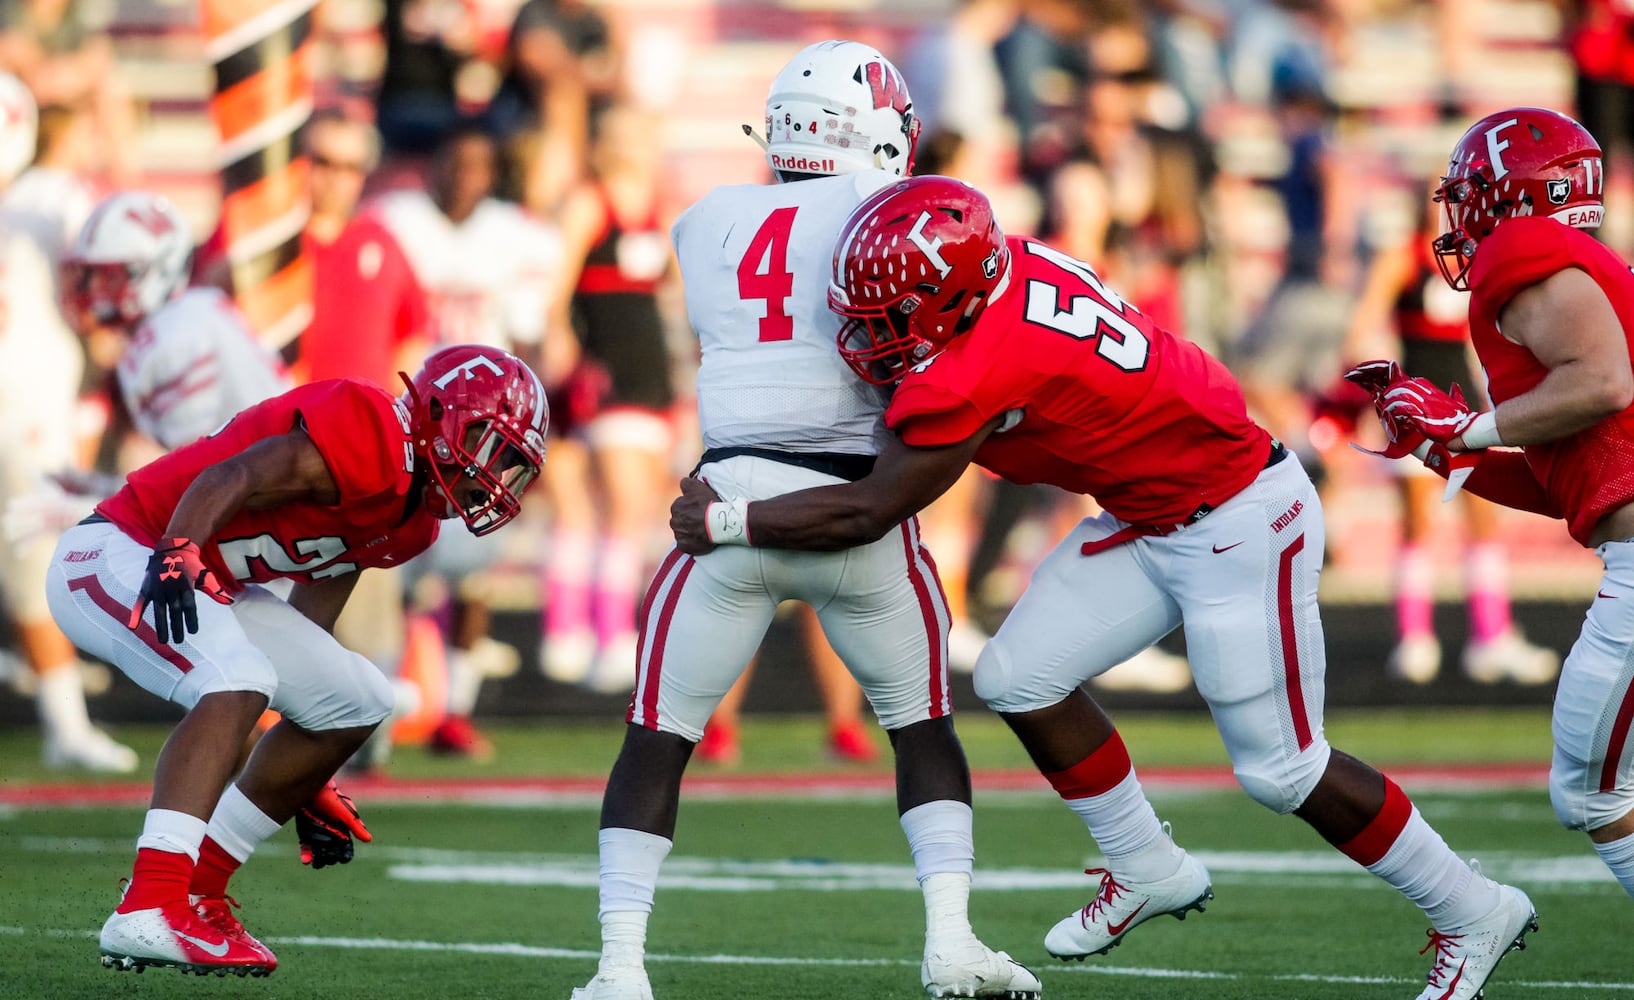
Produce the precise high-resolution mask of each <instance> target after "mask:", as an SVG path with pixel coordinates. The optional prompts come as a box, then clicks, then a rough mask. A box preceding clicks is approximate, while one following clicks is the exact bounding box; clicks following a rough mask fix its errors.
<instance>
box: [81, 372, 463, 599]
mask: <svg viewBox="0 0 1634 1000" xmlns="http://www.w3.org/2000/svg"><path fill="white" fill-rule="evenodd" d="M296 427H300V428H302V429H303V430H305V431H306V434H307V436H308V437H310V438H311V439H312V443H313V444H314V445H316V446H317V448H318V451H319V452H320V453H321V454H322V455H323V459H324V463H325V464H326V465H328V466H329V472H330V474H331V475H332V476H334V479H335V486H336V488H337V489H338V490H339V491H340V502H339V503H338V504H336V505H335V506H333V507H326V506H323V505H320V504H315V503H304V502H303V503H288V504H283V505H282V506H278V507H271V508H268V509H266V510H241V511H239V512H238V513H237V514H234V515H233V516H232V517H231V518H230V519H229V520H228V521H227V523H226V524H224V525H223V526H222V528H221V531H220V532H218V533H217V535H216V537H214V538H212V539H209V540H208V543H207V544H201V546H200V548H201V549H202V551H203V556H204V564H205V565H206V566H208V567H209V568H210V569H212V570H214V571H215V573H216V575H217V576H218V577H219V578H220V579H221V580H223V581H224V582H225V583H226V585H227V589H228V590H233V591H238V590H242V589H244V584H246V583H265V582H267V581H268V580H276V579H280V578H288V579H292V580H299V581H302V582H310V581H313V580H321V579H324V578H326V577H332V576H340V575H341V574H343V573H351V572H354V571H356V570H357V569H359V568H361V567H365V566H394V565H397V564H398V563H402V562H406V561H407V560H409V559H411V558H413V557H414V556H417V555H419V554H420V553H421V552H424V551H425V550H426V548H427V546H429V545H430V544H431V543H432V541H433V540H434V539H435V538H436V537H437V519H436V518H435V517H433V516H431V514H430V513H428V512H427V511H426V510H425V508H424V507H423V506H415V507H413V510H412V513H410V512H409V511H410V506H411V504H412V503H413V502H414V501H413V499H412V498H411V496H410V493H411V490H412V489H413V486H414V481H415V478H414V452H413V450H412V448H410V446H409V445H410V442H409V423H408V414H407V413H406V412H405V411H404V410H403V409H402V407H401V406H399V405H398V402H397V400H396V399H394V398H393V397H392V396H390V395H388V394H387V393H386V392H385V390H383V389H381V388H380V387H379V386H376V385H374V384H373V383H371V382H366V381H364V380H362V379H350V378H349V379H331V380H328V381H324V382H311V383H308V384H306V385H303V386H299V387H297V388H295V389H291V390H290V391H288V392H286V393H284V394H283V395H281V396H274V397H273V398H271V399H269V400H266V401H265V402H262V403H258V404H256V405H255V406H252V407H250V408H249V409H247V410H245V411H244V412H242V413H240V414H239V415H238V416H236V417H234V418H233V419H232V420H230V421H228V422H227V424H226V425H224V426H223V427H222V428H221V429H220V430H218V431H216V432H215V433H214V434H212V435H210V436H209V437H205V438H200V439H199V440H198V441H196V442H194V443H193V444H190V445H187V446H186V447H183V448H178V449H177V450H175V451H173V452H171V453H170V454H168V455H165V456H164V457H162V458H159V459H156V460H154V461H153V462H150V463H148V464H147V465H145V466H143V467H142V468H140V469H138V470H136V471H135V472H133V473H131V475H130V478H129V480H128V481H127V482H126V484H125V487H124V489H121V490H120V491H119V492H118V493H115V494H114V495H113V496H111V497H109V498H108V499H106V500H104V501H102V502H101V503H100V504H98V505H97V508H96V509H97V513H99V514H101V515H102V516H103V517H105V518H107V519H108V520H110V521H112V522H113V523H114V524H116V525H118V526H119V527H120V528H121V529H123V530H124V532H125V533H126V534H128V535H130V536H131V537H132V538H134V539H136V540H137V541H139V542H141V543H142V544H143V545H153V544H155V543H156V542H157V541H158V540H159V539H160V538H161V537H163V536H164V534H165V529H166V528H167V527H168V526H169V524H170V516H171V514H172V513H173V512H174V511H175V509H176V503H177V501H179V500H180V499H181V496H182V493H184V492H185V491H186V490H187V487H188V486H190V485H191V484H192V482H193V480H194V479H195V478H196V477H197V476H198V474H199V473H200V472H201V471H203V470H204V469H206V468H208V467H209V466H212V465H215V464H216V463H218V462H221V461H223V460H225V459H227V458H230V457H232V456H233V455H236V454H238V453H239V452H241V451H243V450H244V449H245V448H248V447H249V446H251V445H253V444H255V443H256V442H257V441H261V440H264V439H266V438H271V437H278V436H280V435H283V434H287V433H289V431H291V430H293V429H294V428H296ZM196 540H197V539H196ZM197 541H201V542H202V541H203V540H197Z"/></svg>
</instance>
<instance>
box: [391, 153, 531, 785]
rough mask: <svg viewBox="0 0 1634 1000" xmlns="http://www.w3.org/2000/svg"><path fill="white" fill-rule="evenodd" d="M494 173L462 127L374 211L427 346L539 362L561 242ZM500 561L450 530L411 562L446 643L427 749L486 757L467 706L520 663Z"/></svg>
mask: <svg viewBox="0 0 1634 1000" xmlns="http://www.w3.org/2000/svg"><path fill="white" fill-rule="evenodd" d="M498 169H499V161H498V150H497V147H496V145H495V143H494V140H493V139H492V138H491V137H490V136H489V135H488V134H487V133H486V132H484V131H482V130H481V129H479V128H476V127H474V126H471V125H462V126H460V127H459V128H456V129H455V130H453V131H452V132H450V133H449V134H448V135H447V136H445V137H444V139H443V140H442V143H441V145H440V146H439V147H438V148H437V152H436V154H435V156H434V157H433V159H432V164H431V172H430V177H429V183H428V187H427V188H425V189H412V190H409V189H406V190H400V191H393V192H390V193H389V194H386V195H384V196H383V197H382V198H381V199H380V201H379V203H378V205H377V209H376V210H377V211H378V214H379V218H380V219H381V221H382V222H383V223H384V224H385V226H386V228H387V229H388V230H389V231H390V232H391V233H392V235H393V236H395V237H396V239H397V242H398V245H399V246H400V247H402V248H403V250H404V252H405V253H406V254H407V255H408V258H409V263H410V264H411V265H412V266H413V268H414V273H415V277H416V279H417V280H418V281H419V283H420V287H421V288H423V289H424V290H425V293H426V296H427V301H428V306H429V309H428V313H429V316H430V321H429V332H430V334H431V338H432V340H433V342H434V343H435V345H436V346H437V347H447V346H450V345H454V344H485V345H487V346H490V347H500V348H503V349H505V350H508V351H511V352H512V353H515V354H517V355H519V356H520V357H522V358H523V359H524V361H526V362H528V363H529V364H531V365H534V366H537V365H538V363H539V357H540V355H541V351H542V349H543V346H544V343H545V339H546V338H545V333H546V327H547V325H548V324H547V318H548V316H549V314H550V311H551V289H552V287H553V283H554V282H555V281H557V280H558V279H557V271H558V269H559V268H560V267H561V266H562V248H561V239H560V236H559V234H558V233H557V231H556V229H555V228H554V227H553V226H550V225H547V224H545V223H542V222H539V221H537V220H535V219H532V218H530V217H528V216H527V215H526V214H525V213H524V212H523V211H522V209H520V208H518V207H517V206H516V205H513V204H510V203H508V202H504V201H500V200H499V199H497V198H495V197H493V196H492V195H493V190H494V185H495V183H496V180H497V176H498ZM548 464H549V463H547V466H548ZM502 554H503V550H502V549H501V547H500V545H499V543H497V542H496V541H495V536H493V535H486V536H482V537H478V536H475V535H471V534H470V533H469V532H459V531H449V532H444V533H443V535H442V536H441V537H440V538H439V539H438V540H437V542H436V543H435V544H433V545H432V547H431V549H430V550H429V551H428V552H427V553H426V555H425V557H424V558H421V559H417V560H415V561H414V562H413V563H411V564H410V566H409V575H410V577H411V578H412V579H413V580H414V581H415V582H414V583H413V584H412V586H413V587H414V588H415V591H416V593H415V595H414V597H415V599H414V601H413V603H414V605H415V606H416V607H421V608H426V609H428V610H433V611H435V612H436V614H437V616H438V618H439V621H440V622H441V623H442V624H443V626H444V630H443V634H444V637H445V640H446V642H447V645H448V651H447V661H448V714H447V717H446V718H445V719H444V720H443V722H442V723H441V724H440V725H439V726H438V727H437V729H436V730H435V731H434V732H433V733H432V735H431V748H432V749H433V750H436V751H441V752H447V753H456V754H462V755H466V756H473V757H478V758H481V757H487V756H488V755H490V754H491V753H492V751H493V747H492V744H491V743H489V742H488V740H487V739H486V738H485V737H484V736H482V734H481V733H479V732H477V730H476V729H475V727H474V726H472V724H471V710H472V709H473V708H474V707H475V705H476V699H477V693H478V691H479V689H480V687H481V685H482V680H483V678H484V677H495V676H506V675H508V674H510V673H513V672H514V671H515V670H516V668H517V664H518V654H517V652H516V650H515V649H513V648H511V647H510V646H507V645H505V644H504V643H501V642H497V641H495V640H494V639H492V638H490V637H489V624H490V622H489V611H488V604H489V599H490V590H491V587H492V578H491V574H490V573H489V572H487V571H488V570H489V569H490V568H491V567H492V566H493V565H494V563H496V562H497V561H498V560H499V559H500V557H501V556H502Z"/></svg>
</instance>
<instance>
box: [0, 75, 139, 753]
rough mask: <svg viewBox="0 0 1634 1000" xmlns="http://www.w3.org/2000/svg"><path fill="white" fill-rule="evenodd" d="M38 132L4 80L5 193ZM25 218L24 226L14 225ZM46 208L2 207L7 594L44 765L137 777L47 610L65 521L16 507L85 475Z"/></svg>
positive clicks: (3, 565)
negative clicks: (102, 724) (45, 242)
mask: <svg viewBox="0 0 1634 1000" xmlns="http://www.w3.org/2000/svg"><path fill="white" fill-rule="evenodd" d="M35 122H36V112H35V105H34V99H33V98H32V97H31V96H30V94H29V92H28V90H27V88H26V87H24V86H23V84H22V83H21V82H20V81H19V80H18V79H17V78H16V77H14V76H11V75H9V74H8V75H0V185H10V184H12V183H13V181H14V179H15V178H16V177H17V174H18V173H19V172H20V171H22V169H23V168H24V167H25V166H27V164H28V162H29V159H30V158H31V157H32V156H33V155H34V142H35ZM18 207H22V208H23V209H24V211H25V212H26V213H27V214H25V215H23V216H21V217H19V216H16V215H14V214H13V213H14V211H15V210H16V209H17V208H18ZM44 207H47V206H33V205H23V206H19V204H18V202H17V200H16V199H15V198H13V197H11V192H10V191H9V190H8V191H7V193H6V196H5V197H4V198H3V200H0V301H4V303H5V306H6V308H5V309H4V310H0V418H3V419H4V420H5V423H6V427H7V428H8V429H9V430H8V433H9V434H10V435H11V445H10V446H9V447H6V448H3V449H0V503H4V504H5V506H6V523H5V532H4V537H3V538H0V594H3V596H4V598H5V605H6V609H7V611H9V612H10V614H11V616H12V619H13V621H14V622H15V625H16V632H17V640H18V645H19V646H20V652H21V654H22V657H23V659H24V660H25V661H27V664H28V666H29V668H30V669H31V670H32V671H33V674H34V682H35V687H34V693H35V704H36V707H37V710H38V712H39V716H40V724H41V726H42V728H43V729H44V731H45V744H44V747H43V757H44V760H45V763H46V765H47V766H50V767H82V768H86V769H88V770H92V771H112V772H130V771H134V770H135V769H136V763H137V760H136V754H135V752H134V751H132V750H131V749H130V748H129V747H127V746H124V745H122V744H120V743H116V742H114V741H113V740H112V739H110V738H109V737H108V735H107V734H106V733H104V732H102V731H101V730H99V729H97V728H96V727H94V726H93V725H91V720H90V717H89V715H88V714H87V712H86V707H85V690H84V683H83V680H82V678H81V676H80V667H79V656H78V654H77V653H76V652H75V651H74V646H73V644H72V643H70V642H69V641H68V637H67V636H65V635H63V634H62V631H61V630H60V629H58V628H57V626H56V624H55V623H54V622H53V620H52V618H51V609H50V608H49V607H48V606H47V605H46V601H45V575H46V567H47V566H49V565H50V562H51V553H52V550H53V549H54V547H55V546H56V543H57V534H58V532H59V531H60V530H61V529H62V528H63V527H64V526H65V523H64V519H62V518H48V519H47V520H46V521H44V522H42V521H41V520H40V519H39V517H38V516H36V511H37V509H38V507H37V506H36V507H35V509H34V510H31V511H29V512H28V513H27V514H26V515H25V516H19V514H20V511H19V509H18V504H19V502H20V501H22V500H24V499H25V498H30V497H32V496H33V495H34V494H36V493H37V492H39V491H41V490H50V488H51V487H50V486H49V478H48V477H51V476H54V475H58V474H61V473H64V472H66V471H69V470H71V469H73V468H74V467H75V466H76V465H77V464H78V451H79V449H78V441H77V439H76V435H75V432H74V420H73V413H74V408H75V401H76V398H77V396H78V393H79V385H80V374H81V371H82V365H83V361H82V358H81V355H80V348H79V345H78V344H77V343H75V341H74V335H73V333H72V332H71V331H70V330H69V329H68V328H67V326H66V325H64V323H63V319H62V314H61V313H60V312H59V310H58V308H57V302H56V299H55V297H54V296H53V295H52V294H51V293H52V289H53V288H54V276H53V273H52V266H51V265H52V260H51V258H50V256H49V255H48V253H47V252H46V249H45V248H44V247H42V245H41V241H40V239H39V238H38V237H39V230H40V228H41V227H39V226H38V225H37V224H36V223H37V222H38V219H37V218H36V217H35V216H34V215H33V211H34V210H35V209H37V208H44ZM88 506H89V505H87V509H88ZM70 523H71V522H70Z"/></svg>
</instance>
